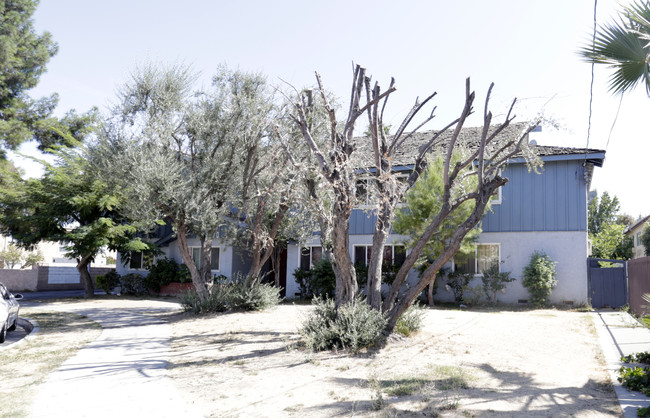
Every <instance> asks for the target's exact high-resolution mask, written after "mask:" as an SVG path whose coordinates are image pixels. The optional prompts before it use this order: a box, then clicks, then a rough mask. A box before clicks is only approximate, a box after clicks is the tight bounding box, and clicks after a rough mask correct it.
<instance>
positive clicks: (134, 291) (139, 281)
mask: <svg viewBox="0 0 650 418" xmlns="http://www.w3.org/2000/svg"><path fill="white" fill-rule="evenodd" d="M120 287H121V288H122V290H121V293H122V294H123V295H135V296H142V295H147V294H149V287H148V286H147V284H146V283H145V280H144V277H142V276H140V275H139V274H137V273H129V274H125V275H124V276H122V277H121V278H120Z"/></svg>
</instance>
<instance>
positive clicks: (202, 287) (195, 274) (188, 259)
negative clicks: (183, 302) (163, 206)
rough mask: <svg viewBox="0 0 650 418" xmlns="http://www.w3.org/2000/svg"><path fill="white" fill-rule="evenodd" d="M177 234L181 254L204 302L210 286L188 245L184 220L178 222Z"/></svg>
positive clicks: (195, 287)
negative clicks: (204, 279) (197, 266)
mask: <svg viewBox="0 0 650 418" xmlns="http://www.w3.org/2000/svg"><path fill="white" fill-rule="evenodd" d="M176 236H177V239H178V251H179V252H180V254H181V258H182V259H183V263H185V265H186V266H187V268H188V270H189V271H190V277H191V278H192V283H193V284H194V289H195V290H196V294H197V295H198V296H199V299H200V300H201V301H202V302H205V301H206V300H208V296H209V293H208V286H207V283H206V282H205V281H203V279H202V277H201V274H200V273H199V269H197V268H196V265H195V264H194V260H192V255H191V254H190V250H189V248H188V246H187V226H186V225H185V223H184V222H182V221H177V222H176Z"/></svg>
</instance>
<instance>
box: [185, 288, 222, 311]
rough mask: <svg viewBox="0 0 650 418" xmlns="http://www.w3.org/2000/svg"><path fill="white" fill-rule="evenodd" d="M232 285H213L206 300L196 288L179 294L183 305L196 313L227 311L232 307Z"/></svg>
mask: <svg viewBox="0 0 650 418" xmlns="http://www.w3.org/2000/svg"><path fill="white" fill-rule="evenodd" d="M231 292H232V287H231V286H228V285H217V286H212V289H210V294H209V295H208V299H207V300H206V301H201V300H200V299H199V295H197V293H196V290H190V291H188V292H185V293H181V294H180V295H179V298H178V299H179V301H180V303H181V306H182V307H183V309H184V310H185V311H186V312H192V313H195V314H205V313H215V312H225V311H227V310H228V309H229V308H230V293H231Z"/></svg>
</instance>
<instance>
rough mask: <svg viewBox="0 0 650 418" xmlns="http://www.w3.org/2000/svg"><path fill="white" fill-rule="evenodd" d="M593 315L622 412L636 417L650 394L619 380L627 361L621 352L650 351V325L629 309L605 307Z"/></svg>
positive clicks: (630, 417)
mask: <svg viewBox="0 0 650 418" xmlns="http://www.w3.org/2000/svg"><path fill="white" fill-rule="evenodd" d="M592 316H593V318H594V323H595V324H596V329H597V330H598V338H599V339H600V345H601V347H602V349H603V354H604V355H605V361H606V362H607V371H608V372H609V375H610V377H611V379H612V382H613V383H614V390H615V391H616V396H617V397H618V401H619V403H620V404H621V409H623V414H624V416H625V417H626V418H628V417H629V418H634V417H636V416H637V415H636V410H637V409H638V408H641V407H650V397H647V396H646V395H644V394H642V393H639V392H633V391H629V390H627V389H626V388H624V387H623V386H622V385H621V384H620V383H619V382H618V380H617V378H618V370H619V369H620V368H621V366H623V365H624V363H623V362H621V356H627V355H629V354H633V353H638V352H641V351H650V329H648V328H646V327H644V326H643V325H641V324H640V323H639V322H638V321H637V320H636V319H634V317H632V316H631V315H630V314H629V313H627V312H620V311H612V310H611V309H602V310H597V311H594V312H593V313H592ZM628 366H629V365H628Z"/></svg>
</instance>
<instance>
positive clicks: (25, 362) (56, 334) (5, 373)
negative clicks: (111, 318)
mask: <svg viewBox="0 0 650 418" xmlns="http://www.w3.org/2000/svg"><path fill="white" fill-rule="evenodd" d="M20 314H21V316H23V317H29V318H32V319H34V320H36V322H38V325H39V327H40V330H39V332H38V334H36V335H35V336H34V337H33V338H29V339H27V340H26V341H23V342H22V343H21V344H20V345H18V346H16V347H13V348H10V349H7V350H3V351H1V352H0V376H2V385H0V399H2V402H0V416H2V417H23V416H27V413H28V411H29V407H30V402H31V401H32V400H33V399H32V395H33V391H34V389H35V387H36V385H38V384H39V383H41V382H42V381H43V380H44V379H45V377H47V375H48V374H49V373H51V372H52V371H54V370H55V369H57V368H58V367H59V366H60V365H61V364H62V363H63V362H64V361H65V360H66V359H68V358H69V357H72V356H73V355H74V354H75V353H76V352H77V351H78V350H79V349H80V348H82V347H83V346H85V345H86V344H88V343H89V342H91V341H93V340H94V339H96V338H97V337H98V336H99V335H100V334H101V327H100V326H99V324H97V323H96V322H94V321H91V320H90V319H88V318H86V317H84V316H81V315H77V314H74V313H68V312H45V311H42V310H38V311H37V310H30V309H21V312H20Z"/></svg>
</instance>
